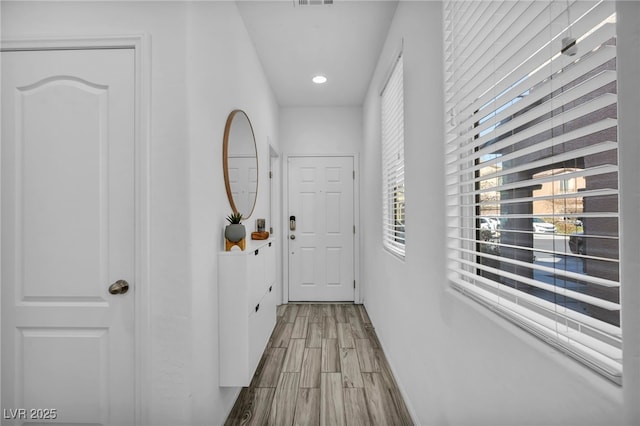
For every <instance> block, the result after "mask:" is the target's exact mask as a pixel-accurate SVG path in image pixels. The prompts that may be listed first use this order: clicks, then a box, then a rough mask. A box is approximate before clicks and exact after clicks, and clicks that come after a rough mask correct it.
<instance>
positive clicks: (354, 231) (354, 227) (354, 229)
mask: <svg viewBox="0 0 640 426" xmlns="http://www.w3.org/2000/svg"><path fill="white" fill-rule="evenodd" d="M353 233H354V234H355V233H356V226H355V225H353Z"/></svg>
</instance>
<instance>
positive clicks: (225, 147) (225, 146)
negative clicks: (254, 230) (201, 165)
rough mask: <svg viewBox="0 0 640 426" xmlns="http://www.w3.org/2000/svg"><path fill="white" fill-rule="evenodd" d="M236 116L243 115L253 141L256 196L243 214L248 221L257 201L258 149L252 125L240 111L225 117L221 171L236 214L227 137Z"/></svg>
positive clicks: (236, 110) (237, 110) (230, 203)
mask: <svg viewBox="0 0 640 426" xmlns="http://www.w3.org/2000/svg"><path fill="white" fill-rule="evenodd" d="M236 115H244V117H245V118H246V120H247V123H249V129H250V130H251V137H252V139H253V152H254V153H255V157H256V196H255V197H254V199H253V204H252V206H251V210H250V211H249V212H248V214H245V213H243V214H242V218H243V219H248V218H249V217H251V215H252V214H253V210H254V209H255V207H256V200H257V199H258V183H259V173H258V171H259V170H258V147H257V145H256V136H255V133H254V132H253V125H252V124H251V120H250V119H249V116H248V115H247V113H246V112H244V111H243V110H241V109H234V110H233V111H231V112H230V113H229V116H228V117H227V123H226V124H225V126H224V138H223V140H222V169H223V171H224V186H225V189H226V190H227V198H228V199H229V205H230V206H231V210H232V211H233V212H234V213H237V212H238V208H237V207H236V204H235V201H234V200H233V194H232V192H231V183H230V182H229V137H230V134H231V126H232V125H233V120H234V118H235V117H236Z"/></svg>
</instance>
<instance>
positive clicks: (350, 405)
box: [343, 388, 373, 426]
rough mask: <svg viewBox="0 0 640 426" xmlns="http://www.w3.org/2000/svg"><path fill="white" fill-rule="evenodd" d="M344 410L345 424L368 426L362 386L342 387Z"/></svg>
mask: <svg viewBox="0 0 640 426" xmlns="http://www.w3.org/2000/svg"><path fill="white" fill-rule="evenodd" d="M343 391H344V411H345V416H346V419H347V426H370V425H372V424H373V423H371V419H370V418H369V409H368V408H367V401H366V399H365V393H364V389H363V388H349V389H344V390H343Z"/></svg>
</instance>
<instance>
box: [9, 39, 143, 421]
mask: <svg viewBox="0 0 640 426" xmlns="http://www.w3.org/2000/svg"><path fill="white" fill-rule="evenodd" d="M134 119H135V117H134V51H133V49H102V50H51V51H20V52H3V53H2V161H1V168H2V399H3V400H2V407H3V408H4V411H3V414H4V415H3V424H5V423H6V424H14V423H15V424H23V423H24V422H25V420H26V421H28V422H29V421H30V422H37V423H47V422H48V421H51V420H52V419H54V418H55V422H59V423H64V424H114V425H115V424H120V425H131V424H133V423H134V422H135V418H134V411H135V410H134V409H135V400H134V377H135V374H134V346H133V343H134V329H135V327H134V306H135V303H134V295H135V292H134V291H133V290H134V289H133V286H134V284H135V283H133V278H134V271H135V266H134V244H135V240H134V141H135V135H134V126H135V124H134ZM117 280H126V281H128V282H129V284H130V285H131V288H130V289H129V291H128V292H127V293H125V294H111V293H110V292H109V290H108V289H109V286H110V284H112V283H114V282H116V281H117ZM18 409H25V411H19V410H18ZM38 409H40V410H44V411H36V410H38ZM9 410H16V411H9ZM46 410H49V411H46Z"/></svg>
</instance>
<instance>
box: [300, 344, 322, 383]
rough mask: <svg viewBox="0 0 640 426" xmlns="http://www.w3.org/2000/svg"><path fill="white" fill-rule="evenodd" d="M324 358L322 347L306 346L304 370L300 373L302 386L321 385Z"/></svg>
mask: <svg viewBox="0 0 640 426" xmlns="http://www.w3.org/2000/svg"><path fill="white" fill-rule="evenodd" d="M321 359H322V349H320V348H306V349H305V350H304V359H303V360H302V369H301V370H302V371H301V373H302V374H301V375H300V387H301V388H319V387H320V361H321Z"/></svg>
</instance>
